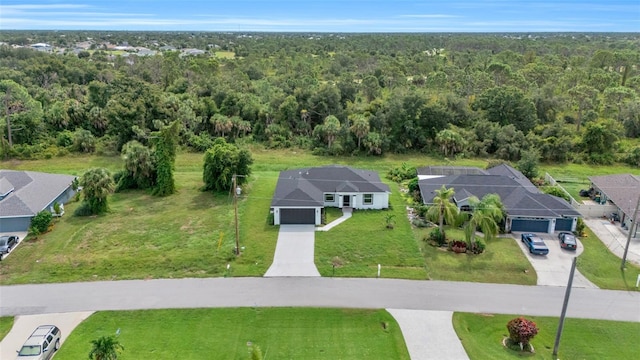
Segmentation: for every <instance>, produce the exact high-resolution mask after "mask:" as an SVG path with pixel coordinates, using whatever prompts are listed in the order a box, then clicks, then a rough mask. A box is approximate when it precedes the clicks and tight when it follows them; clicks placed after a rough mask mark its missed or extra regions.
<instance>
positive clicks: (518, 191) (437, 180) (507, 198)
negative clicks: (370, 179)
mask: <svg viewBox="0 0 640 360" xmlns="http://www.w3.org/2000/svg"><path fill="white" fill-rule="evenodd" d="M483 171H484V172H485V173H484V174H482V173H478V174H455V175H442V176H439V177H431V178H427V179H421V180H419V182H418V184H419V188H420V193H421V195H422V199H423V202H424V203H425V204H427V205H429V204H432V203H433V198H434V197H435V195H436V193H435V191H436V190H438V189H440V188H441V187H442V186H443V185H444V186H445V187H447V188H453V189H454V191H455V194H454V198H453V201H454V202H455V204H456V205H457V206H458V208H460V209H466V208H468V207H469V200H470V198H471V197H472V196H475V197H477V198H478V199H481V198H482V197H483V196H485V195H487V194H498V195H499V196H500V199H501V200H502V203H503V205H504V207H505V210H506V213H507V217H506V219H505V230H506V231H507V232H510V231H522V232H544V233H553V232H555V231H573V230H575V227H576V224H577V221H578V217H580V213H579V212H578V211H576V210H575V209H574V208H573V207H572V206H571V204H569V203H568V202H566V201H565V200H564V199H561V198H559V197H556V196H552V195H547V194H543V193H542V192H540V190H538V188H536V187H535V186H534V185H533V184H532V183H531V182H530V181H529V180H528V179H527V178H526V177H525V176H524V175H522V173H520V172H519V171H518V170H516V169H514V168H512V167H511V166H509V165H506V164H503V165H499V166H496V167H494V168H491V169H487V170H483Z"/></svg>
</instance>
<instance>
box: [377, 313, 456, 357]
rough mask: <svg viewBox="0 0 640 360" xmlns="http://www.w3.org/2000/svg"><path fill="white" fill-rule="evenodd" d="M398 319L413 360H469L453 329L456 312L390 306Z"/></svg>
mask: <svg viewBox="0 0 640 360" xmlns="http://www.w3.org/2000/svg"><path fill="white" fill-rule="evenodd" d="M387 311H388V312H389V313H390V314H391V315H392V316H393V317H394V318H395V319H396V321H397V322H398V325H400V330H402V336H404V342H405V343H406V344H407V349H408V350H409V357H411V360H431V359H433V360H468V359H469V357H468V356H467V353H466V352H465V351H464V348H463V347H462V343H460V339H459V338H458V335H457V334H456V332H455V330H454V329H453V323H452V317H453V312H452V311H428V310H401V309H387Z"/></svg>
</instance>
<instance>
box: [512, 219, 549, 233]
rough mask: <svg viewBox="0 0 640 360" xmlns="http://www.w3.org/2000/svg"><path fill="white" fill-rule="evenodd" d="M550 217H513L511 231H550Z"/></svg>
mask: <svg viewBox="0 0 640 360" xmlns="http://www.w3.org/2000/svg"><path fill="white" fill-rule="evenodd" d="M549 221H551V220H550V219H512V220H511V231H521V232H541V233H546V232H548V231H549Z"/></svg>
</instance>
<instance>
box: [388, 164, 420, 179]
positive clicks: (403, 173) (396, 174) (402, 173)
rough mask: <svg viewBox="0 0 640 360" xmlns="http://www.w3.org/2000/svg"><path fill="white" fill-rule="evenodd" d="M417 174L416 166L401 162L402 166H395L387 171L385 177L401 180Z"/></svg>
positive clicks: (411, 177)
mask: <svg viewBox="0 0 640 360" xmlns="http://www.w3.org/2000/svg"><path fill="white" fill-rule="evenodd" d="M417 175H418V173H417V172H416V168H415V167H413V166H409V165H407V164H406V163H402V166H400V167H395V168H393V169H391V170H389V172H387V179H389V180H392V181H395V182H401V181H403V180H409V179H413V178H415V177H416V176H417Z"/></svg>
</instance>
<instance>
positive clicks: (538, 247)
mask: <svg viewBox="0 0 640 360" xmlns="http://www.w3.org/2000/svg"><path fill="white" fill-rule="evenodd" d="M521 239H522V242H523V243H524V244H525V245H527V247H528V248H529V252H530V253H532V254H536V255H547V254H548V253H549V248H548V247H547V244H545V243H544V241H543V240H542V238H540V237H539V236H537V235H534V234H522V237H521Z"/></svg>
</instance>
